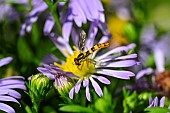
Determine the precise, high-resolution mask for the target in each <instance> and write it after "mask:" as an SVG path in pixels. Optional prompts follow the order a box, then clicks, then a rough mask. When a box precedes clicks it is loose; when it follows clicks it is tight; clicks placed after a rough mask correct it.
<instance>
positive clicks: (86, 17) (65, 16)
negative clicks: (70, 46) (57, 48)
mask: <svg viewBox="0 0 170 113" xmlns="http://www.w3.org/2000/svg"><path fill="white" fill-rule="evenodd" d="M103 12H104V8H103V6H102V3H101V2H100V0H71V1H70V3H69V5H68V9H67V11H66V13H64V12H61V22H62V23H63V28H62V34H63V38H64V39H65V40H67V41H68V40H69V36H70V34H71V32H72V28H73V23H74V22H75V24H76V26H78V27H79V28H81V27H82V24H86V23H87V21H90V22H91V25H90V29H91V31H93V33H94V34H96V33H97V31H98V28H100V29H101V31H102V32H103V34H104V35H105V36H110V33H109V31H108V29H107V26H106V23H105V22H106V21H105V16H104V13H103ZM94 37H95V35H93V34H89V38H94Z"/></svg>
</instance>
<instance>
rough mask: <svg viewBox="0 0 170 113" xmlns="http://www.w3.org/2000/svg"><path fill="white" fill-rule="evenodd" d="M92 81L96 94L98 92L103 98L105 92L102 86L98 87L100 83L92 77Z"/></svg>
mask: <svg viewBox="0 0 170 113" xmlns="http://www.w3.org/2000/svg"><path fill="white" fill-rule="evenodd" d="M90 80H91V83H92V86H93V88H94V90H95V92H96V93H97V94H98V95H99V96H100V97H101V96H103V92H102V90H101V88H100V86H99V85H98V83H97V82H96V81H95V80H94V79H93V78H92V77H90Z"/></svg>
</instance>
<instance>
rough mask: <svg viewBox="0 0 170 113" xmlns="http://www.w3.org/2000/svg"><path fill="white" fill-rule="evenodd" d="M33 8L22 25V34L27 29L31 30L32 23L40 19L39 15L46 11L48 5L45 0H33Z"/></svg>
mask: <svg viewBox="0 0 170 113" xmlns="http://www.w3.org/2000/svg"><path fill="white" fill-rule="evenodd" d="M32 7H33V8H32V10H31V12H30V13H29V14H28V15H27V17H26V20H25V22H24V23H23V24H22V26H21V30H20V35H21V36H23V35H24V34H25V30H26V31H27V32H30V31H31V29H32V25H33V24H34V23H35V22H36V21H37V20H38V16H39V15H40V14H41V13H42V12H43V11H45V10H46V9H47V8H48V7H47V5H46V3H45V2H44V1H43V0H32Z"/></svg>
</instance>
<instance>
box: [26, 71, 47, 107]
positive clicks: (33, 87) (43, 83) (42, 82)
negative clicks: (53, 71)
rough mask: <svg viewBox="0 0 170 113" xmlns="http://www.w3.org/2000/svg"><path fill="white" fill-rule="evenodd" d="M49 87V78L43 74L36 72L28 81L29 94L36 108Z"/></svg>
mask: <svg viewBox="0 0 170 113" xmlns="http://www.w3.org/2000/svg"><path fill="white" fill-rule="evenodd" d="M49 89H50V79H49V78H48V77H47V76H45V75H43V74H36V75H33V76H32V77H31V80H30V82H29V93H28V94H29V96H30V98H31V101H32V103H33V105H34V106H36V108H38V106H39V104H40V102H41V101H42V100H43V99H44V98H45V96H46V95H47V93H48V91H49Z"/></svg>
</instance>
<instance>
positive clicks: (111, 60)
mask: <svg viewBox="0 0 170 113" xmlns="http://www.w3.org/2000/svg"><path fill="white" fill-rule="evenodd" d="M50 38H51V40H52V41H53V42H54V44H55V45H56V47H57V48H58V49H59V50H60V51H61V52H62V53H63V55H64V56H65V57H66V61H62V64H59V63H57V62H55V63H54V65H53V66H52V67H51V66H50V67H49V66H45V68H38V70H39V71H40V72H41V73H43V74H45V75H47V76H48V77H49V78H53V79H55V76H54V75H56V73H57V72H61V73H64V74H65V75H67V76H69V77H70V78H75V79H77V81H78V82H77V83H76V85H75V86H74V87H73V88H72V89H71V90H70V92H69V97H70V98H71V99H73V97H74V93H78V92H79V90H80V87H81V86H83V87H85V88H86V98H87V100H88V101H90V100H91V99H90V87H89V86H90V83H91V84H92V86H93V88H94V90H95V92H96V93H97V94H98V96H100V97H101V96H103V92H102V90H101V88H100V86H99V84H98V83H97V82H96V80H98V81H100V82H102V83H103V84H110V81H109V80H108V79H107V78H106V77H107V76H112V77H116V78H120V79H126V80H128V79H130V77H132V76H135V74H134V73H133V72H131V71H125V70H115V69H116V68H121V67H131V66H133V65H136V64H138V62H137V61H136V60H135V59H136V58H137V54H128V55H122V54H121V53H122V52H126V53H128V51H129V50H131V49H132V48H134V47H135V44H129V45H128V46H122V47H118V48H115V49H112V50H110V51H108V52H106V53H104V54H101V53H100V52H99V50H97V51H96V52H94V53H93V54H91V55H89V56H87V59H86V58H85V59H83V60H82V62H79V63H80V67H79V66H78V65H76V62H75V58H77V57H78V56H79V54H80V53H81V52H83V53H84V54H87V53H88V52H89V50H90V48H91V47H92V46H93V45H94V39H93V40H92V41H91V42H90V41H89V40H90V39H91V38H90V37H88V38H87V43H86V44H85V45H86V47H87V48H88V49H87V50H84V51H86V53H85V52H84V51H79V48H78V47H77V46H76V45H78V41H77V44H75V46H74V47H73V48H74V51H73V50H72V48H71V46H70V45H69V43H68V41H67V40H66V39H65V38H62V37H58V36H56V35H54V34H51V35H50ZM88 41H89V42H88ZM107 41H108V38H107V37H106V36H104V37H102V38H101V39H100V41H99V43H102V42H107ZM75 42H76V41H75ZM94 47H96V48H97V46H94ZM87 51H88V52H87ZM91 51H92V50H91ZM99 54H101V55H99ZM53 68H55V71H54V70H53ZM110 68H112V69H110ZM113 68H115V69H113Z"/></svg>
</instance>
